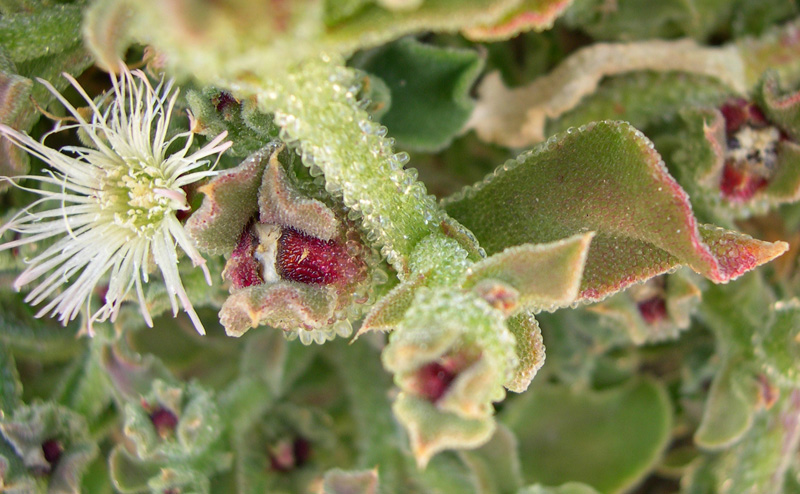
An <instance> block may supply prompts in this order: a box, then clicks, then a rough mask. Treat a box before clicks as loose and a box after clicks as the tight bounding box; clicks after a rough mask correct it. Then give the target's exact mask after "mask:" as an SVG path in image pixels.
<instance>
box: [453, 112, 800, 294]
mask: <svg viewBox="0 0 800 494" xmlns="http://www.w3.org/2000/svg"><path fill="white" fill-rule="evenodd" d="M599 149H601V150H603V151H602V154H598V150H599ZM645 203H646V204H648V207H646V208H644V207H642V204H645ZM444 205H445V208H446V210H447V212H448V213H449V214H450V215H452V216H453V217H455V218H456V219H457V220H458V221H460V222H461V223H462V224H464V225H465V226H466V227H467V228H469V229H470V230H471V231H472V232H473V233H474V234H475V235H476V237H477V238H478V239H479V240H480V242H481V245H482V246H483V247H484V248H485V249H486V251H487V252H488V253H490V254H493V253H495V252H499V251H501V250H502V249H505V248H507V247H511V246H514V245H522V244H525V243H544V242H552V241H554V240H558V239H561V238H566V237H568V236H570V235H575V234H578V233H583V232H587V231H595V232H596V236H595V237H594V239H593V240H592V243H591V247H590V249H589V254H588V258H587V261H586V267H585V269H584V273H583V279H582V281H581V288H580V296H579V299H582V300H592V301H593V300H600V299H602V298H604V297H605V296H608V295H610V294H611V293H614V292H616V291H619V290H621V289H623V288H625V287H627V286H629V285H631V284H633V283H635V282H637V281H643V280H645V279H648V278H651V277H653V276H656V275H658V274H661V273H664V272H666V271H668V270H670V269H672V268H674V267H676V266H679V265H681V264H686V265H688V266H689V267H691V268H692V269H693V270H695V271H697V272H699V273H701V274H703V275H704V276H706V277H707V278H709V279H711V280H712V281H714V282H717V283H719V282H726V281H729V280H731V279H733V278H736V277H737V276H739V275H741V274H743V273H744V272H746V271H747V270H750V269H752V268H754V267H756V266H758V265H760V264H763V263H764V262H767V261H769V260H771V259H774V258H775V257H777V256H779V255H780V254H782V253H783V252H785V251H786V249H787V248H788V246H787V245H786V244H785V243H784V242H776V243H768V242H761V241H758V240H754V239H752V238H750V237H748V236H747V235H743V234H738V233H735V232H729V231H725V230H721V229H715V228H713V227H708V226H705V225H702V226H698V224H697V221H696V219H695V218H694V216H693V215H692V210H691V205H690V204H689V201H688V197H687V195H686V193H685V192H684V191H683V190H682V189H681V188H680V186H679V185H678V184H677V183H676V182H675V180H674V179H673V178H672V177H671V176H669V174H668V173H667V172H666V170H665V167H664V164H663V162H662V161H661V157H660V156H659V155H658V153H657V152H656V151H655V150H654V149H653V145H652V143H651V142H650V141H649V140H647V138H646V137H644V136H643V135H642V134H641V133H640V132H638V131H636V130H635V129H634V128H632V127H631V126H629V125H628V124H626V123H621V122H598V123H596V124H590V125H587V126H585V127H583V128H581V129H579V130H577V131H574V132H567V133H565V134H561V135H559V136H556V137H553V138H551V140H550V141H548V142H547V143H545V144H543V145H540V146H539V147H537V148H535V149H534V150H532V151H530V152H528V153H524V154H522V155H521V156H519V157H518V158H517V160H516V161H509V162H508V163H506V164H505V165H503V166H502V167H501V168H499V169H498V170H497V171H496V172H495V173H494V174H493V175H490V176H489V177H487V179H486V180H484V182H482V183H479V184H477V185H476V186H473V187H469V188H466V189H465V190H464V191H462V192H460V193H458V194H456V195H455V196H453V197H451V198H448V199H446V200H445V202H444Z"/></svg>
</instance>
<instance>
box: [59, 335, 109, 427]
mask: <svg viewBox="0 0 800 494" xmlns="http://www.w3.org/2000/svg"><path fill="white" fill-rule="evenodd" d="M103 346H104V344H103V342H102V341H101V338H100V337H97V338H94V339H92V340H91V342H90V343H89V345H88V346H87V348H86V350H85V352H84V354H83V356H82V358H79V359H76V360H74V361H73V362H74V363H75V364H77V365H75V366H74V367H73V369H72V371H71V372H67V373H65V375H64V376H63V377H64V380H63V381H62V382H61V385H60V386H59V389H58V390H56V395H55V396H54V398H55V399H56V400H57V401H58V402H59V403H62V404H64V405H66V406H68V407H69V408H71V409H72V410H75V411H76V412H78V413H80V414H81V415H83V416H84V417H86V418H87V419H88V420H89V421H90V424H91V425H94V423H95V421H96V420H97V418H98V417H99V416H100V414H101V413H102V412H103V410H104V409H105V408H107V407H108V406H109V405H110V404H111V399H112V391H111V389H110V385H111V383H110V381H109V380H108V375H107V374H106V371H105V369H104V368H103V365H102V353H103Z"/></svg>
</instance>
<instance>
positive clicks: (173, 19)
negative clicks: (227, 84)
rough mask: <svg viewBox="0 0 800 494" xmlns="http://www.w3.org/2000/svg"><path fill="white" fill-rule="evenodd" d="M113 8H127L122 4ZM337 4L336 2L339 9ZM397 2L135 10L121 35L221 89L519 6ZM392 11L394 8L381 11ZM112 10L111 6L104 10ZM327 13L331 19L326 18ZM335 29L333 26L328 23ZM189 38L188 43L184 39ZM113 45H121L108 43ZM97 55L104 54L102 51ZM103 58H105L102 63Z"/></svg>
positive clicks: (502, 1)
mask: <svg viewBox="0 0 800 494" xmlns="http://www.w3.org/2000/svg"><path fill="white" fill-rule="evenodd" d="M117 3H124V4H128V5H131V4H130V3H129V2H125V0H117ZM337 3H338V2H337ZM400 3H401V2H399V1H398V0H394V1H385V2H377V3H376V2H368V3H367V4H365V5H359V2H355V3H354V4H350V5H349V6H348V7H345V8H344V9H339V11H338V13H336V12H333V17H330V16H326V15H325V5H323V2H312V1H310V0H305V1H302V2H301V1H296V2H292V3H290V4H286V5H285V6H284V7H283V8H281V9H275V8H273V7H272V6H271V5H267V4H264V5H255V4H247V5H238V4H237V5H234V4H226V5H225V6H221V5H218V4H216V3H215V2H212V1H209V0H206V1H201V2H195V3H191V4H183V3H177V4H173V3H169V4H142V3H136V4H133V5H132V7H133V9H132V10H133V13H134V15H133V18H132V21H131V23H130V29H127V30H124V31H123V32H121V33H119V37H120V38H126V37H128V36H131V37H133V38H136V39H137V40H139V41H143V42H146V43H149V44H152V45H155V46H157V47H158V48H159V50H161V51H163V52H164V53H165V54H166V55H167V58H168V60H169V61H170V63H171V64H174V65H175V66H178V67H180V68H181V69H182V70H186V71H189V72H190V73H193V74H195V75H197V76H198V77H200V78H202V80H203V82H205V83H212V84H220V82H221V81H222V80H223V79H227V78H228V77H227V76H228V74H229V73H230V68H232V67H237V68H236V69H235V71H236V72H237V74H238V75H237V76H236V77H237V78H241V82H247V81H248V80H249V79H250V76H251V75H256V76H258V77H269V76H270V75H272V74H275V73H276V72H280V71H282V70H283V69H285V68H286V67H288V66H292V65H294V64H296V63H298V62H301V61H303V60H304V59H307V58H309V57H310V56H314V55H316V54H317V53H319V52H321V51H325V52H328V53H332V54H344V55H349V54H352V53H353V52H355V51H357V50H359V49H365V48H372V47H375V46H379V45H381V44H384V43H386V42H388V41H392V40H395V39H398V38H400V37H402V36H405V35H407V34H414V33H419V32H424V31H431V30H433V31H450V32H454V31H457V30H459V29H462V28H465V27H469V26H473V25H476V24H486V23H489V24H491V23H494V22H496V21H499V20H500V18H501V17H502V16H503V15H504V14H506V13H507V12H509V11H510V9H512V8H514V7H516V6H517V5H519V3H520V0H457V1H456V0H436V1H426V2H418V1H412V2H408V1H404V2H402V5H403V6H404V7H407V8H398V4H400ZM387 7H393V8H387ZM106 8H110V7H106ZM329 13H330V12H329ZM334 18H336V19H338V22H335V23H332V22H331V21H332V19H334ZM186 39H192V41H193V42H192V43H189V44H187V43H183V42H182V40H186ZM107 43H109V44H112V45H119V44H120V43H121V41H119V40H115V39H109V40H107ZM100 51H101V53H102V52H103V51H104V50H103V47H100ZM100 58H101V59H102V58H103V57H100Z"/></svg>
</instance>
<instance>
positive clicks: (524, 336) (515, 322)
mask: <svg viewBox="0 0 800 494" xmlns="http://www.w3.org/2000/svg"><path fill="white" fill-rule="evenodd" d="M506 324H507V325H508V330H509V331H511V334H513V335H514V338H515V339H516V341H517V346H516V350H517V360H518V364H517V368H516V369H515V371H514V376H513V377H512V378H511V379H510V380H509V381H508V382H506V383H505V386H506V388H508V389H509V390H510V391H513V392H515V393H522V392H523V391H525V390H526V389H528V386H529V385H530V384H531V381H533V378H534V377H536V373H537V372H538V371H539V369H541V368H542V366H543V365H544V358H545V353H544V340H543V339H542V331H541V330H540V329H539V323H538V322H536V319H535V318H534V317H533V314H526V313H524V312H523V313H521V314H517V315H516V316H513V317H511V318H509V319H508V320H507V321H506Z"/></svg>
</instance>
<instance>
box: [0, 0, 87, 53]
mask: <svg viewBox="0 0 800 494" xmlns="http://www.w3.org/2000/svg"><path fill="white" fill-rule="evenodd" d="M81 10H82V6H81V5H64V4H54V5H53V4H51V5H48V6H47V7H44V8H39V9H37V10H35V11H32V12H19V13H15V14H10V15H4V16H3V17H2V18H0V46H2V47H3V50H5V52H6V53H7V54H8V56H9V57H10V58H11V60H13V61H14V62H17V63H19V62H24V61H26V60H32V59H35V58H40V57H43V56H46V55H50V54H52V53H60V52H64V51H66V50H67V49H69V48H72V47H73V46H74V45H75V44H77V43H78V42H79V41H80V40H81V32H80V25H81V17H82V16H81Z"/></svg>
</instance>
